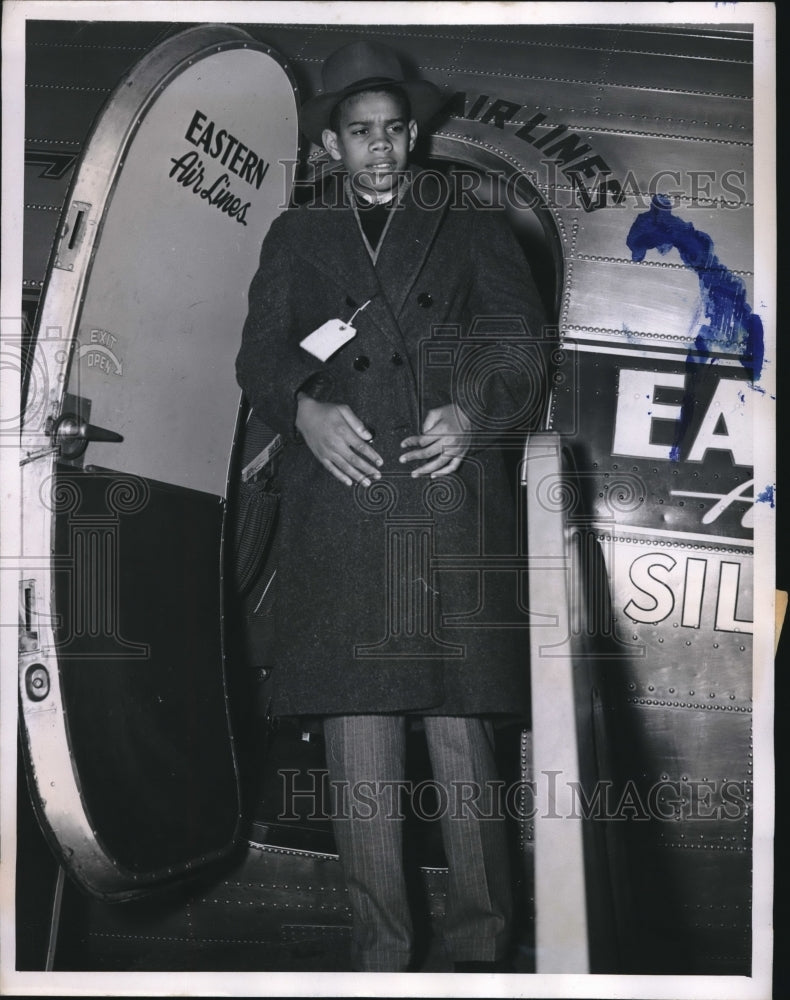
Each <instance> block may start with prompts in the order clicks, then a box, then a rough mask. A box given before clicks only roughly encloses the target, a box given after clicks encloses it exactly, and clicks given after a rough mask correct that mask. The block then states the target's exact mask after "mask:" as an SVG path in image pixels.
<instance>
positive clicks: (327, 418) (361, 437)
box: [296, 393, 471, 486]
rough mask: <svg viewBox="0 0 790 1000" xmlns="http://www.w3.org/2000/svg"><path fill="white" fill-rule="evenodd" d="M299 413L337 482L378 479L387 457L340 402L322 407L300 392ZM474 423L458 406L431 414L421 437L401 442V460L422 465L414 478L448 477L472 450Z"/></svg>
mask: <svg viewBox="0 0 790 1000" xmlns="http://www.w3.org/2000/svg"><path fill="white" fill-rule="evenodd" d="M297 398H298V407H297V411H296V429H297V430H298V431H299V433H300V434H301V435H302V437H303V438H304V441H305V443H306V444H307V446H308V448H309V449H310V450H311V451H312V453H313V454H314V455H315V457H316V458H317V459H318V461H319V462H320V463H321V464H322V465H323V466H324V468H325V469H327V470H328V471H329V472H330V473H331V474H332V475H333V476H334V477H335V479H339V480H340V482H341V483H344V484H345V485H346V486H352V485H353V484H354V483H361V484H362V485H363V486H370V483H371V480H374V479H380V478H381V473H380V472H379V468H380V467H381V466H382V465H383V459H382V457H381V456H380V455H379V454H378V452H377V451H376V450H375V449H374V448H372V447H371V445H370V444H369V442H370V441H371V440H372V437H373V435H372V434H371V433H370V431H369V430H368V429H367V428H366V427H365V425H364V424H363V422H362V421H361V420H360V419H359V417H358V416H357V415H356V414H355V413H354V411H353V410H352V409H351V407H349V406H346V405H345V404H342V403H322V402H320V401H319V400H317V399H312V398H311V397H310V396H308V395H306V394H305V393H300V394H299V396H298V397H297ZM470 427H471V421H470V420H469V418H468V417H467V416H466V414H464V413H463V411H462V410H460V409H459V408H458V407H457V406H456V405H455V404H453V403H448V404H447V405H445V406H439V407H436V409H433V410H430V411H429V412H428V414H427V416H426V417H425V420H424V421H423V425H422V433H421V434H416V435H413V436H412V437H407V438H405V439H404V440H403V441H401V448H405V449H410V450H407V451H404V452H403V454H402V455H401V457H400V461H401V462H403V463H407V462H424V464H422V465H418V466H417V467H416V468H414V469H412V473H411V474H412V476H426V475H430V476H431V478H434V477H435V476H446V475H448V474H449V473H451V472H455V470H456V469H457V468H458V466H459V465H460V464H461V461H462V460H463V458H464V456H465V455H466V453H467V451H468V450H469V435H468V431H469V428H470Z"/></svg>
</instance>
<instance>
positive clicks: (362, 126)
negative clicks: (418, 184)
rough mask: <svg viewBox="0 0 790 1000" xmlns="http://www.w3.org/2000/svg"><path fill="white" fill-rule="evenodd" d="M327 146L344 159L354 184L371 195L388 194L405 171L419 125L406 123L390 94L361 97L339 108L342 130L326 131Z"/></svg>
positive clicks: (351, 98) (331, 151)
mask: <svg viewBox="0 0 790 1000" xmlns="http://www.w3.org/2000/svg"><path fill="white" fill-rule="evenodd" d="M323 140H324V146H325V147H326V149H327V151H328V152H329V155H330V156H331V157H332V159H333V160H342V162H343V165H344V166H345V167H346V169H347V170H348V172H349V173H350V174H351V178H352V180H353V182H354V184H355V185H356V186H357V187H358V188H359V189H360V190H361V191H362V192H363V193H367V194H371V195H382V194H387V193H389V192H390V191H391V190H392V189H393V188H394V187H395V186H396V184H397V180H398V173H399V172H400V171H403V170H405V169H406V164H407V161H408V158H409V153H410V152H411V150H412V149H413V148H414V143H415V142H416V140H417V123H416V122H415V121H409V122H407V121H404V119H403V116H402V112H401V109H400V106H399V104H398V101H397V100H396V99H395V98H394V97H393V96H392V95H391V94H384V93H382V94H378V93H372V94H358V95H356V96H354V97H350V98H348V99H347V100H346V101H345V102H344V103H343V105H342V107H341V109H340V128H339V131H337V132H333V131H332V130H331V129H325V130H324V134H323Z"/></svg>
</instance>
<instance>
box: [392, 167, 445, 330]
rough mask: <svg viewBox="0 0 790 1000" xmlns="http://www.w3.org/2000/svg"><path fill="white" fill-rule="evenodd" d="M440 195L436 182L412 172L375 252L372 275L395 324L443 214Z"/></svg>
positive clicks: (426, 175)
mask: <svg viewBox="0 0 790 1000" xmlns="http://www.w3.org/2000/svg"><path fill="white" fill-rule="evenodd" d="M441 194H442V192H441V189H440V187H439V183H438V181H436V180H435V178H434V177H432V176H431V175H430V174H429V173H427V171H413V174H412V183H411V185H410V186H409V189H408V191H407V192H406V194H405V196H404V199H403V204H402V207H400V208H396V209H395V210H394V211H395V217H394V218H393V220H392V224H391V225H390V228H389V232H388V233H387V235H386V237H385V239H384V244H383V246H382V247H381V250H380V252H379V258H378V262H377V264H376V273H377V275H378V279H379V282H380V283H381V286H382V288H385V289H386V292H387V298H388V300H389V304H390V306H391V308H392V311H393V313H394V315H395V318H396V320H397V318H398V317H399V316H400V314H401V312H402V311H403V307H404V305H405V303H406V299H407V297H408V295H409V292H410V291H411V290H412V288H413V287H414V283H415V281H416V280H417V277H418V275H419V273H420V271H421V270H422V266H423V264H424V263H425V258H426V257H427V256H428V253H429V252H430V249H431V246H432V245H433V241H434V239H435V238H436V233H437V232H438V230H439V226H440V225H441V222H442V219H443V218H444V213H445V211H446V210H447V205H446V199H445V200H444V201H443V203H441V204H437V203H438V202H439V200H440V198H441ZM427 206H431V207H427Z"/></svg>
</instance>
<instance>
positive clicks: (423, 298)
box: [417, 292, 433, 309]
mask: <svg viewBox="0 0 790 1000" xmlns="http://www.w3.org/2000/svg"><path fill="white" fill-rule="evenodd" d="M417 302H418V304H419V305H421V306H422V307H423V309H430V307H431V306H432V305H433V296H432V295H430V294H429V293H428V292H420V294H419V295H418V296H417Z"/></svg>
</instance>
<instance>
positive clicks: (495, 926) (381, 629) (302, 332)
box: [237, 41, 543, 971]
mask: <svg viewBox="0 0 790 1000" xmlns="http://www.w3.org/2000/svg"><path fill="white" fill-rule="evenodd" d="M323 82H324V92H323V93H322V94H321V95H320V96H319V97H317V98H314V99H313V100H312V101H308V102H307V103H306V104H305V105H304V107H303V108H302V128H303V130H304V131H305V133H306V134H307V135H308V136H309V137H310V138H311V139H313V141H315V142H318V143H321V144H323V145H324V146H325V148H326V150H327V151H328V153H329V155H330V157H331V158H332V159H333V160H334V161H336V162H337V164H338V166H339V167H340V168H342V169H341V170H339V171H338V172H337V173H336V174H335V175H334V176H333V177H332V178H331V179H330V180H329V181H328V183H327V185H326V187H325V190H324V192H323V195H322V197H321V198H320V199H319V200H318V201H317V202H315V203H312V204H311V205H308V206H302V207H300V208H298V209H292V210H289V211H287V212H285V213H284V214H283V215H282V216H280V218H278V219H277V220H276V221H275V222H274V224H273V225H272V226H271V229H270V231H269V233H268V235H267V236H266V239H265V240H264V243H263V248H262V252H261V259H260V267H259V270H258V272H257V274H256V276H255V278H254V280H253V282H252V286H251V289H250V310H249V316H248V319H247V322H246V324H245V328H244V334H243V342H242V347H241V351H240V353H239V356H238V359H237V373H238V379H239V383H240V384H241V386H242V388H243V389H244V391H245V394H246V396H247V398H248V400H249V402H250V404H251V405H252V406H253V407H254V409H255V410H256V411H257V412H258V414H259V416H261V418H262V419H263V420H264V421H265V422H266V423H267V424H268V425H269V426H270V427H271V428H272V429H273V430H275V431H277V432H279V433H280V434H282V435H283V437H284V438H285V439H286V441H287V442H288V444H287V446H286V448H285V451H284V454H283V457H282V462H281V465H280V471H279V478H280V490H281V498H282V499H281V508H280V525H279V529H278V546H279V557H278V581H277V582H278V593H277V609H276V615H277V628H278V636H277V648H276V657H275V673H276V692H275V706H274V710H275V713H276V714H279V715H320V716H322V717H324V720H325V721H324V733H325V739H326V753H327V767H328V769H329V776H330V779H331V781H332V782H333V783H334V786H333V787H334V788H335V790H336V793H337V801H336V803H335V806H336V817H334V830H335V835H336V839H337V843H338V849H339V852H340V857H341V861H342V864H343V866H344V872H345V875H346V881H347V884H348V890H349V900H350V904H351V909H352V914H353V938H352V959H353V962H354V967H355V968H356V969H359V970H364V971H400V970H406V969H409V968H410V967H411V966H410V963H411V961H412V956H413V950H414V949H413V940H412V937H413V934H412V924H411V919H410V915H409V908H408V904H407V898H406V885H405V881H404V876H403V865H402V856H401V850H402V845H401V830H402V825H403V824H402V822H401V821H400V819H399V818H398V817H399V816H400V815H401V814H400V809H399V805H398V800H397V789H398V788H399V787H402V786H403V783H404V778H405V775H404V760H405V731H406V717H407V716H419V717H422V718H423V720H424V727H425V733H426V738H427V743H428V749H429V754H430V759H431V767H432V771H433V777H434V780H435V782H436V783H437V786H440V787H441V788H442V789H444V791H445V794H446V797H445V796H444V795H440V813H441V816H440V822H441V824H442V835H443V841H444V847H445V853H446V855H447V859H448V865H449V886H448V896H447V905H446V916H445V919H444V922H443V929H442V933H443V940H444V945H445V948H446V951H447V954H448V957H449V960H450V961H451V962H453V963H454V964H455V968H457V969H464V968H468V967H469V965H468V963H472V966H473V967H475V968H477V967H486V968H493V967H495V966H496V963H498V962H501V961H502V959H503V958H504V956H505V954H506V950H507V947H508V943H509V935H510V914H511V899H510V884H509V873H508V866H507V848H506V844H505V836H504V824H503V822H502V821H501V819H492V818H490V817H491V816H493V815H496V814H497V812H498V810H497V808H496V805H497V804H496V785H495V782H496V768H495V764H494V756H493V747H492V729H491V724H490V720H488V721H486V720H485V719H484V717H488V716H492V715H501V714H514V715H520V714H523V713H524V712H525V711H526V709H527V703H526V699H527V687H528V685H527V678H528V674H527V671H528V663H527V654H526V649H527V643H526V632H525V631H524V630H523V627H519V625H518V622H519V620H520V621H522V622H524V620H525V615H524V613H523V609H522V610H521V613H520V618H519V608H518V605H519V594H520V593H521V592H522V590H523V588H522V587H521V586H520V581H521V582H523V581H522V576H523V574H522V573H520V572H519V571H518V569H516V571H514V570H513V568H512V566H513V565H517V560H514V558H513V557H514V556H515V557H518V556H519V555H523V551H522V547H521V539H520V537H519V533H518V528H517V524H516V519H515V517H514V509H513V498H512V490H511V487H510V485H509V480H508V477H507V474H506V470H505V466H504V462H503V457H502V454H501V451H500V449H499V448H498V447H497V446H496V439H497V438H499V437H500V436H501V434H502V433H504V432H508V431H512V430H514V429H515V428H517V427H519V426H522V425H523V424H524V421H525V418H526V417H532V418H533V419H534V418H535V416H536V414H538V413H539V412H540V410H541V399H540V396H541V393H542V389H543V385H542V381H543V379H542V367H541V365H540V361H539V338H540V333H541V323H542V314H541V308H540V305H539V299H538V296H537V293H536V291H535V289H534V285H533V283H532V280H531V277H530V274H529V271H528V269H527V267H526V265H525V262H524V259H523V255H522V254H521V251H520V249H519V247H518V245H517V244H516V242H515V240H514V239H513V237H512V236H511V234H510V232H509V230H508V228H507V226H506V224H505V223H504V221H503V220H502V219H501V217H500V214H501V213H498V212H485V211H475V210H473V208H472V207H471V206H470V205H463V204H455V203H452V199H451V198H450V197H449V194H450V192H449V191H448V189H447V185H446V183H443V182H442V179H441V178H440V177H438V176H435V175H431V174H429V173H427V172H424V171H418V170H414V169H410V168H409V154H410V153H411V151H412V150H413V148H414V145H415V142H416V139H417V132H418V128H419V126H420V125H421V124H423V123H424V122H425V121H427V120H428V119H429V118H430V117H431V116H432V115H433V114H434V113H435V112H436V111H437V110H438V107H439V105H440V103H441V102H440V96H439V93H438V91H437V89H436V88H435V87H433V85H431V84H429V83H426V82H424V81H407V80H404V79H403V73H402V70H401V67H400V64H399V61H398V59H397V57H396V56H395V54H394V53H393V52H392V51H391V50H390V49H388V48H387V47H385V46H382V45H377V44H373V43H369V42H365V41H362V42H355V43H352V44H351V45H349V46H346V47H345V48H344V49H341V50H339V51H338V52H336V53H334V54H333V55H332V56H330V57H329V59H327V61H326V63H325V65H324V70H323ZM349 327H350V328H351V329H349ZM311 334H313V336H310V335H311ZM508 559H509V562H508ZM470 799H472V800H473V804H472V805H470V802H469V800H470ZM485 817H489V818H485ZM479 963H482V966H480V965H479Z"/></svg>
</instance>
